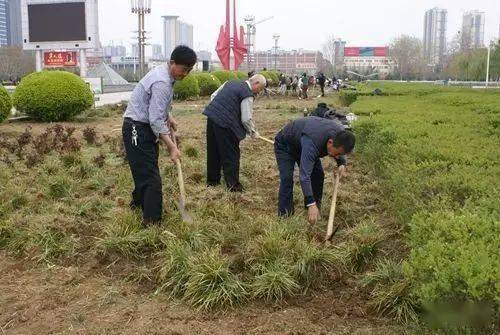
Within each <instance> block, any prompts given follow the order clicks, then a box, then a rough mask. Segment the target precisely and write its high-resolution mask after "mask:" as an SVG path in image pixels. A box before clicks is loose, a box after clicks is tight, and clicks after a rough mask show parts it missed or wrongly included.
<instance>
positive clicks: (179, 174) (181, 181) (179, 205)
mask: <svg viewBox="0 0 500 335" xmlns="http://www.w3.org/2000/svg"><path fill="white" fill-rule="evenodd" d="M171 137H172V141H173V142H174V144H175V146H177V140H176V138H175V134H174V132H173V131H171ZM175 165H176V166H177V181H178V182H179V190H180V198H179V202H178V203H177V208H178V209H179V212H180V213H181V217H182V221H184V222H186V223H192V222H193V219H192V218H191V216H190V215H189V214H188V212H187V211H186V189H185V187H184V176H183V174H182V165H181V161H180V160H177V162H175Z"/></svg>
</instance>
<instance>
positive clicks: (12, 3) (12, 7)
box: [0, 0, 23, 45]
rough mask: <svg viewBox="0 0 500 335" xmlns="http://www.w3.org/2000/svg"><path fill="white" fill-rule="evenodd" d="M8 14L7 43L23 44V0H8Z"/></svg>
mask: <svg viewBox="0 0 500 335" xmlns="http://www.w3.org/2000/svg"><path fill="white" fill-rule="evenodd" d="M0 3H1V1H0ZM0 16H1V14H0ZM7 16H8V20H7V22H8V24H7V44H8V45H22V44H23V25H22V22H21V2H20V1H19V0H7Z"/></svg>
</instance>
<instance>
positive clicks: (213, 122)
mask: <svg viewBox="0 0 500 335" xmlns="http://www.w3.org/2000/svg"><path fill="white" fill-rule="evenodd" d="M265 86H266V78H265V77H264V76H263V75H261V74H256V75H254V76H252V77H251V78H250V79H249V80H247V81H239V80H233V81H227V82H226V83H224V85H222V86H221V87H220V88H219V89H218V90H217V91H215V92H214V93H213V94H212V101H211V102H210V103H209V104H208V106H207V107H206V108H205V111H204V112H203V114H204V115H206V116H207V118H208V120H207V184H208V186H215V185H218V184H220V179H221V169H222V170H223V171H224V179H225V181H226V185H227V187H228V188H229V190H230V191H231V192H242V191H243V186H242V185H241V184H240V178H239V175H240V141H241V140H243V139H244V138H245V137H246V136H247V135H250V136H251V137H252V138H257V137H258V136H259V134H258V133H257V131H256V130H255V125H254V123H253V120H252V114H253V96H254V94H257V93H259V92H261V91H262V90H263V89H264V87H265Z"/></svg>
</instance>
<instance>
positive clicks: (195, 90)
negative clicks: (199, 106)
mask: <svg viewBox="0 0 500 335" xmlns="http://www.w3.org/2000/svg"><path fill="white" fill-rule="evenodd" d="M199 95H200V86H199V85H198V80H197V79H196V76H195V75H193V74H190V75H188V76H187V77H185V78H184V79H182V80H179V81H176V82H175V85H174V97H175V98H176V99H179V100H186V99H188V98H195V97H198V96H199Z"/></svg>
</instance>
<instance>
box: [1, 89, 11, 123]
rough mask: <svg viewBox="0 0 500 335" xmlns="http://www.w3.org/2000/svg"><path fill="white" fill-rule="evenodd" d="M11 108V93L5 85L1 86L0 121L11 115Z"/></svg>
mask: <svg viewBox="0 0 500 335" xmlns="http://www.w3.org/2000/svg"><path fill="white" fill-rule="evenodd" d="M11 109H12V103H11V101H10V95H9V93H7V90H6V89H5V88H4V87H3V86H0V123H1V122H3V121H4V120H5V119H7V118H8V117H9V115H10V110H11Z"/></svg>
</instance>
